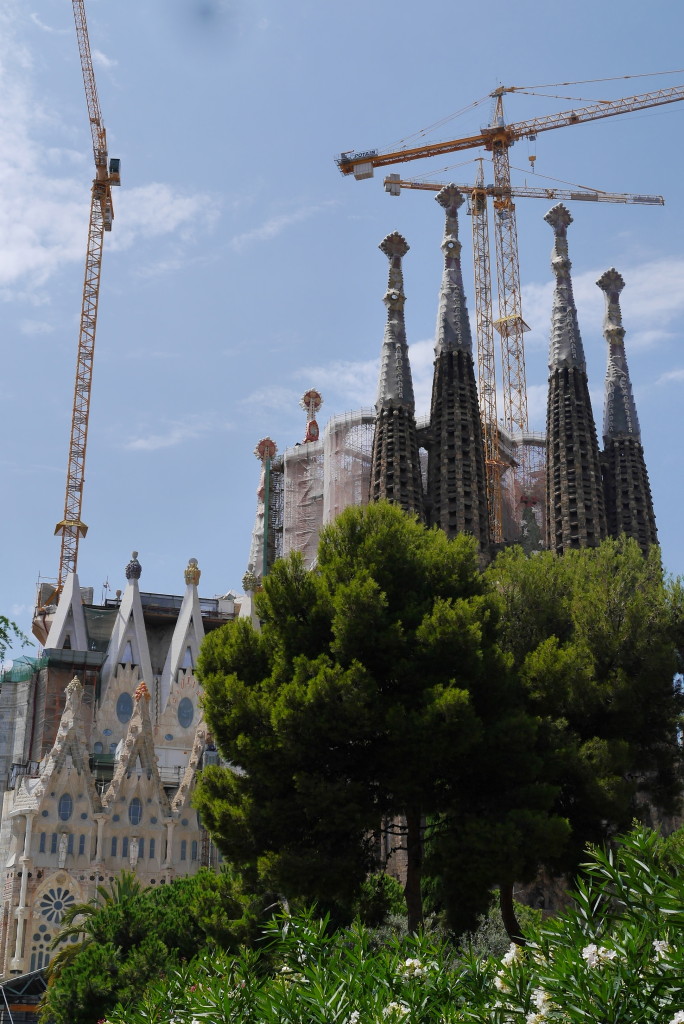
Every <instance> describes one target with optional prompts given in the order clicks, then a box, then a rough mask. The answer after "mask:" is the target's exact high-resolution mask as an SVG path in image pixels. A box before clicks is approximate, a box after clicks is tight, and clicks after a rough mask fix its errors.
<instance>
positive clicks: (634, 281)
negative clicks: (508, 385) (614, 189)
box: [522, 257, 684, 350]
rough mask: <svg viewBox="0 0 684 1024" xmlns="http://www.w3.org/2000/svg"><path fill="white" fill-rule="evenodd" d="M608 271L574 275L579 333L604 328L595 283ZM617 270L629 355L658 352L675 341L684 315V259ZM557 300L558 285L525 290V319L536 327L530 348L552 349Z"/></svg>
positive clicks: (532, 286) (600, 295)
mask: <svg viewBox="0 0 684 1024" xmlns="http://www.w3.org/2000/svg"><path fill="white" fill-rule="evenodd" d="M606 269H607V268H606V267H603V268H598V269H596V270H587V271H584V272H583V273H581V274H576V275H573V281H572V283H573V292H574V295H575V303H576V305H577V313H578V319H579V324H580V331H581V332H583V333H585V334H586V335H587V336H589V334H590V332H591V333H592V334H596V333H598V332H599V331H600V330H601V324H602V323H603V315H604V304H605V300H604V298H603V293H602V292H601V289H600V288H597V286H596V281H597V280H598V278H599V277H600V276H601V274H602V273H603V272H604V271H605V270H606ZM618 269H619V270H620V273H621V274H622V276H623V277H624V279H625V288H624V291H623V292H622V296H621V307H622V317H623V323H624V326H625V330H626V332H627V334H626V344H627V347H628V350H629V348H630V347H632V348H635V349H645V348H655V347H657V346H658V345H660V344H661V343H663V342H667V341H669V340H670V339H671V338H672V337H676V336H677V334H676V332H675V331H674V330H673V327H674V323H675V321H679V319H680V317H681V316H682V314H683V313H684V288H683V287H682V282H684V259H682V258H680V257H672V258H663V259H657V260H649V261H647V262H644V263H640V264H634V265H632V266H631V267H630V266H627V267H624V268H618ZM552 299H553V281H548V282H546V283H545V284H535V283H533V284H529V285H525V286H524V287H523V289H522V308H523V316H524V318H525V320H526V321H527V323H528V324H529V325H530V327H531V328H532V330H531V331H530V333H529V334H526V335H525V343H526V347H527V348H528V349H531V350H532V349H537V350H539V349H542V350H543V349H544V348H545V346H546V345H548V337H549V329H550V317H551V303H552Z"/></svg>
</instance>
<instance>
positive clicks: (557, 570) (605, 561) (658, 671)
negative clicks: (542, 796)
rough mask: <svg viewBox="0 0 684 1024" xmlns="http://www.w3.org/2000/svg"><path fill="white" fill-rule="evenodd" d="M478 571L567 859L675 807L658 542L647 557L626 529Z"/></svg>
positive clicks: (675, 602)
mask: <svg viewBox="0 0 684 1024" xmlns="http://www.w3.org/2000/svg"><path fill="white" fill-rule="evenodd" d="M485 575H486V579H487V581H488V583H489V584H490V585H491V586H492V587H493V588H494V589H495V590H496V592H497V593H498V594H499V595H500V596H501V599H502V601H503V613H502V618H501V623H502V629H503V638H502V642H503V645H504V647H505V648H506V650H507V651H508V652H509V653H510V654H511V656H512V658H513V662H514V667H515V669H516V672H517V673H518V676H519V678H520V680H521V682H522V684H523V687H524V689H525V694H526V703H527V707H528V709H529V711H530V712H531V713H533V714H534V715H535V717H536V718H537V720H538V722H539V725H540V728H539V733H538V738H539V741H540V745H541V747H540V749H541V752H542V753H543V757H544V764H545V772H546V774H547V778H548V779H549V781H550V782H552V783H553V784H554V785H556V786H557V787H558V796H557V799H556V809H557V811H558V813H559V814H561V815H562V816H563V817H566V818H568V819H569V821H570V823H571V825H572V836H573V839H572V842H571V843H570V844H569V845H568V847H567V848H566V855H565V860H564V864H565V866H566V867H574V866H575V864H576V862H577V858H578V857H579V855H580V853H581V850H582V847H583V845H584V844H585V843H586V842H588V841H593V842H598V841H601V840H603V839H605V838H606V837H607V836H608V835H611V834H614V833H615V831H617V830H622V829H624V828H626V827H628V826H629V824H630V821H631V820H632V818H634V817H644V816H646V817H648V816H649V813H650V809H653V811H655V812H656V818H657V813H658V812H663V811H664V812H672V811H673V810H675V809H676V807H677V805H678V802H679V797H680V793H681V763H682V761H681V757H682V750H681V746H680V744H679V740H678V729H679V726H680V718H681V713H682V709H683V707H684V705H683V702H682V693H681V688H680V686H679V683H678V682H677V680H676V679H675V673H676V672H677V670H678V667H679V664H678V654H677V651H678V646H679V644H680V639H681V637H680V633H681V622H682V615H681V608H682V592H681V586H680V584H679V583H678V582H667V581H666V580H664V577H663V572H662V567H661V563H660V556H659V552H658V550H657V549H653V548H652V549H651V551H650V553H649V554H648V556H647V557H644V556H643V555H642V553H641V550H640V549H639V547H638V545H637V544H636V543H635V542H634V541H632V540H627V539H625V538H622V539H621V540H607V541H604V542H603V543H602V544H601V545H600V546H599V547H597V548H591V549H586V550H581V551H568V552H567V553H566V554H565V555H563V556H562V557H558V556H556V555H554V554H551V553H549V552H544V553H538V554H536V555H534V556H533V557H531V558H526V557H525V556H524V555H523V554H522V552H521V551H520V549H513V550H508V551H505V552H503V553H502V554H501V555H500V556H499V557H498V558H497V560H496V561H495V562H494V563H493V564H492V565H491V566H490V567H489V569H488V570H487V572H486V574H485Z"/></svg>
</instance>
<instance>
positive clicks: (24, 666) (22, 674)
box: [0, 654, 48, 684]
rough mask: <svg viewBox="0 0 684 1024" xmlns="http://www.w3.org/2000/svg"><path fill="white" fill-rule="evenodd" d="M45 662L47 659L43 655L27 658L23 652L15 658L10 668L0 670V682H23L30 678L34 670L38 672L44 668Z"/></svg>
mask: <svg viewBox="0 0 684 1024" xmlns="http://www.w3.org/2000/svg"><path fill="white" fill-rule="evenodd" d="M47 663H48V659H47V658H46V657H45V656H43V657H41V658H29V656H28V655H26V654H25V655H24V656H23V657H22V658H17V659H16V661H15V662H14V663H13V664H12V668H9V669H7V671H6V672H0V684H2V683H23V682H25V681H26V680H27V679H30V678H31V676H32V675H33V674H34V672H39V671H40V669H41V668H45V666H46V665H47Z"/></svg>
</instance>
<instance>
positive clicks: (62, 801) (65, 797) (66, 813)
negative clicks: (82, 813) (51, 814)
mask: <svg viewBox="0 0 684 1024" xmlns="http://www.w3.org/2000/svg"><path fill="white" fill-rule="evenodd" d="M73 810H74V801H73V800H72V798H71V795H70V794H69V793H63V794H62V796H60V798H59V804H58V806H57V813H58V815H59V820H60V821H68V820H69V818H70V817H71V815H72V812H73Z"/></svg>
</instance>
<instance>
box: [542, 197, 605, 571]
mask: <svg viewBox="0 0 684 1024" xmlns="http://www.w3.org/2000/svg"><path fill="white" fill-rule="evenodd" d="M544 220H545V221H546V222H547V223H548V224H549V225H550V226H551V228H552V229H553V233H554V247H553V253H552V256H551V266H552V269H553V272H554V275H555V278H556V286H555V290H554V295H553V310H552V314H551V345H550V352H549V392H548V406H547V417H546V444H547V449H546V450H547V476H546V498H547V527H546V528H547V544H548V547H549V549H550V550H551V551H556V552H558V553H559V554H562V552H563V551H567V550H568V549H569V548H583V547H594V546H595V545H597V544H598V543H599V542H600V541H602V540H603V539H604V538H605V536H606V517H605V507H604V498H603V485H602V480H601V466H600V462H599V451H598V443H597V440H596V426H595V424H594V416H593V413H592V410H591V401H590V399H589V387H588V384H587V372H586V363H585V359H584V349H583V347H582V338H581V337H580V332H579V326H578V323H577V310H576V308H575V299H574V296H573V293H572V279H571V277H570V268H571V267H572V264H571V262H570V259H569V257H568V238H567V230H568V226H569V225H570V224H571V223H572V217H571V216H570V213H569V211H568V210H567V209H566V207H565V206H563V204H562V203H559V204H558V205H557V206H554V207H553V209H552V210H550V211H549V212H548V213H547V215H546V217H545V218H544Z"/></svg>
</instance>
